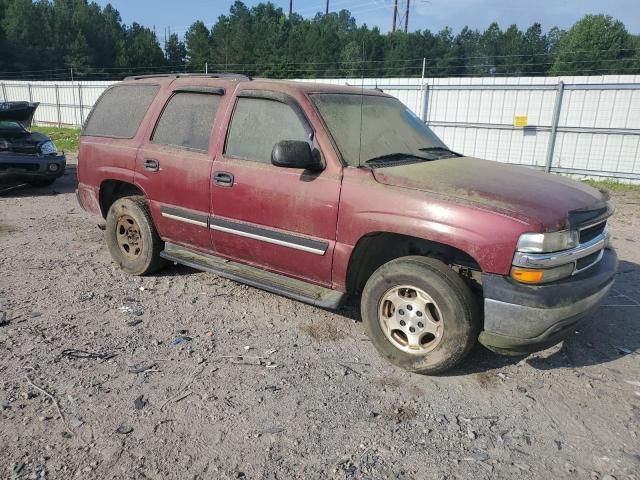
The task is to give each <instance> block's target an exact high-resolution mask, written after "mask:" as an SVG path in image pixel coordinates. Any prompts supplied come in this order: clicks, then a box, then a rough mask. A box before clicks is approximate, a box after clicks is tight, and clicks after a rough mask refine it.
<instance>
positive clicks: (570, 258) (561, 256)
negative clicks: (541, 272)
mask: <svg viewBox="0 0 640 480" xmlns="http://www.w3.org/2000/svg"><path fill="white" fill-rule="evenodd" d="M608 236H609V232H608V231H607V230H605V231H604V232H602V233H601V234H600V235H598V236H597V237H595V238H594V239H593V240H591V241H589V242H587V243H583V244H581V245H578V246H577V247H576V248H572V249H570V250H563V251H562V252H553V253H524V252H516V254H515V255H514V257H513V265H514V266H516V267H524V268H551V267H558V266H560V265H566V264H567V263H572V262H575V261H576V260H580V259H581V258H582V257H586V256H587V255H591V254H592V253H595V252H597V251H598V250H602V249H603V248H604V247H606V245H607V238H608ZM595 263H597V262H595ZM587 268H588V267H587ZM582 270H584V269H582ZM582 270H581V271H582Z"/></svg>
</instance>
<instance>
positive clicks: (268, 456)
mask: <svg viewBox="0 0 640 480" xmlns="http://www.w3.org/2000/svg"><path fill="white" fill-rule="evenodd" d="M74 179H75V172H74V169H73V165H72V166H70V168H69V174H68V176H66V177H64V178H63V179H62V180H61V181H60V182H59V183H56V184H55V185H54V187H52V188H48V189H39V190H35V189H27V188H19V189H15V190H12V191H9V192H4V193H3V194H0V246H1V248H0V311H4V312H5V314H6V315H3V314H2V313H0V323H1V326H0V459H1V460H2V461H1V462H0V478H7V479H9V478H33V479H36V478H61V479H65V478H83V479H92V478H99V479H103V478H118V479H119V478H123V479H129V478H131V479H138V478H139V479H164V478H187V479H205V478H206V479H227V478H234V479H237V478H247V479H290V478H308V479H316V478H318V479H324V478H336V479H343V478H358V479H365V478H366V479H388V478H398V479H430V478H437V479H441V478H448V479H451V478H474V479H483V478H576V479H608V480H611V479H612V478H614V477H615V478H616V479H618V480H621V479H640V473H639V472H640V439H639V438H638V434H639V433H640V428H639V426H640V361H639V360H640V357H639V355H638V353H639V351H640V323H639V320H640V317H639V314H640V265H639V264H640V238H639V236H638V233H639V232H640V193H637V192H635V193H634V192H628V193H624V194H618V195H617V203H618V212H617V214H616V217H615V219H614V220H613V221H612V222H611V223H612V231H613V236H614V244H615V245H616V247H617V248H618V252H619V254H620V257H621V260H622V262H621V266H620V275H619V277H618V281H617V284H616V286H615V290H614V291H613V293H612V295H611V296H610V297H609V298H608V299H607V301H606V302H605V305H604V306H603V307H602V308H600V310H599V311H598V312H597V313H596V314H595V315H594V317H593V320H592V321H591V322H590V323H588V324H585V325H584V328H582V329H580V331H578V332H577V333H576V335H574V336H573V337H572V338H571V339H569V340H567V341H565V342H564V344H563V345H561V346H558V347H555V348H552V349H550V350H547V351H545V352H543V353H541V354H537V355H532V356H530V357H528V358H526V359H509V358H504V357H499V356H497V355H494V354H491V353H489V352H487V351H486V350H483V349H481V348H478V349H477V350H476V351H474V352H473V353H472V355H471V357H470V358H469V359H468V361H467V363H466V364H465V366H464V367H463V368H461V369H459V370H457V371H455V372H452V373H451V374H450V375H447V376H441V377H423V376H418V375H411V374H407V373H404V372H403V371H401V370H399V369H397V368H395V367H393V366H391V365H389V364H387V363H385V362H384V361H382V360H381V359H380V358H379V357H378V355H377V354H376V352H375V351H374V349H373V347H372V345H371V344H370V343H369V342H368V341H367V338H366V336H365V334H364V330H363V327H362V324H361V323H360V322H359V321H358V316H357V313H356V310H355V308H354V307H352V306H351V307H346V308H345V309H343V310H342V311H341V312H338V313H331V312H326V311H323V310H320V309H317V308H314V307H311V306H307V305H303V304H300V303H297V302H294V301H291V300H287V299H285V298H281V297H278V296H276V295H271V294H268V293H265V292H262V291H260V290H256V289H253V288H249V287H246V286H243V285H239V284H237V283H234V282H231V281H227V280H224V279H222V278H219V277H216V276H214V275H210V274H206V273H199V272H196V271H194V270H191V269H188V268H183V267H177V266H174V267H170V268H168V269H167V270H166V271H164V272H162V273H161V274H160V275H157V276H151V277H146V278H134V277H130V276H127V275H126V274H124V273H123V272H121V271H120V270H119V269H118V268H117V267H116V266H115V265H114V264H113V263H112V262H111V259H110V257H109V255H108V253H107V251H106V249H105V247H104V245H103V241H102V232H101V231H100V230H99V229H98V228H96V219H95V218H91V217H90V216H88V215H87V214H85V213H84V212H83V211H82V210H81V209H80V208H79V206H78V205H77V203H76V199H75V195H74V188H75V183H74ZM523 321H526V319H523ZM83 352H85V353H83ZM86 352H89V353H91V354H97V355H89V358H83V357H87V354H86ZM233 356H238V357H233ZM255 357H262V358H260V359H259V358H255ZM53 399H55V402H54V401H53ZM58 408H59V411H60V412H61V413H62V414H63V416H64V418H63V419H61V418H60V417H59V412H58Z"/></svg>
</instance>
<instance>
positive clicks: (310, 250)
mask: <svg viewBox="0 0 640 480" xmlns="http://www.w3.org/2000/svg"><path fill="white" fill-rule="evenodd" d="M209 228H210V229H211V230H217V231H219V232H225V233H231V234H233V235H238V236H240V237H246V238H252V239H254V240H260V241H262V242H267V243H273V244H274V245H280V246H282V247H288V248H294V249H296V250H302V251H303V252H308V253H313V254H314V255H324V254H325V252H326V250H319V249H317V248H312V247H307V246H305V245H298V244H295V243H291V242H286V241H284V240H277V239H275V238H270V237H265V236H262V235H256V234H255V233H249V232H243V231H240V230H236V229H233V228H227V227H222V226H219V225H213V224H211V225H209Z"/></svg>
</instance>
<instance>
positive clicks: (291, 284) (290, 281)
mask: <svg viewBox="0 0 640 480" xmlns="http://www.w3.org/2000/svg"><path fill="white" fill-rule="evenodd" d="M160 256H161V257H162V258H166V259H167V260H169V261H171V262H176V263H181V264H182V265H186V266H188V267H192V268H195V269H198V270H203V271H205V272H211V273H215V274H216V275H220V276H221V277H225V278H228V279H230V280H234V281H236V282H241V283H245V284H247V285H251V286H252V287H256V288H260V289H262V290H266V291H267V292H271V293H276V294H278V295H282V296H284V297H289V298H293V299H294V300H299V301H301V302H305V303H310V304H311V305H315V306H317V307H322V308H328V309H336V308H338V307H339V306H340V305H341V304H342V301H343V300H344V298H345V294H344V293H342V292H338V291H336V290H331V289H329V288H325V287H321V286H319V285H314V284H312V283H308V282H304V281H302V280H297V279H295V278H291V277H286V276H284V275H280V274H277V273H272V272H267V271H266V270H261V269H260V268H256V267H251V266H249V265H243V264H241V263H237V262H233V261H230V260H226V259H224V258H220V257H215V256H213V255H207V254H205V253H200V252H196V251H194V250H191V249H189V248H186V247H181V246H179V245H176V244H173V243H165V246H164V250H163V251H162V252H160Z"/></svg>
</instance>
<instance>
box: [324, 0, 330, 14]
mask: <svg viewBox="0 0 640 480" xmlns="http://www.w3.org/2000/svg"><path fill="white" fill-rule="evenodd" d="M324 14H325V15H329V0H327V8H326V9H325V11H324Z"/></svg>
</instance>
